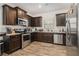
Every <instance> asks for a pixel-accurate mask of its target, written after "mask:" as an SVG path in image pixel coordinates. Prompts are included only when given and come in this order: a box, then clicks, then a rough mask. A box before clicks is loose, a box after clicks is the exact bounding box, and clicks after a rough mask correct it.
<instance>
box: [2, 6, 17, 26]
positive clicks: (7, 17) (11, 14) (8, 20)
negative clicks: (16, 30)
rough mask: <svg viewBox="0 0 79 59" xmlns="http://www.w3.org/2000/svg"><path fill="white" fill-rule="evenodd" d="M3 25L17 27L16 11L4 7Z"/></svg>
mask: <svg viewBox="0 0 79 59" xmlns="http://www.w3.org/2000/svg"><path fill="white" fill-rule="evenodd" d="M3 25H16V9H15V8H12V7H10V6H8V5H3Z"/></svg>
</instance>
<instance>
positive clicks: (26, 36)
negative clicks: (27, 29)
mask: <svg viewBox="0 0 79 59" xmlns="http://www.w3.org/2000/svg"><path fill="white" fill-rule="evenodd" d="M30 43H31V35H30V34H22V48H24V47H26V46H28V45H29V44H30Z"/></svg>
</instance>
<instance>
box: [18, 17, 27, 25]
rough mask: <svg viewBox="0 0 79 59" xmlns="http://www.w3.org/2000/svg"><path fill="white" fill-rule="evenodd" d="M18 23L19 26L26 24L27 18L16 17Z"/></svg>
mask: <svg viewBox="0 0 79 59" xmlns="http://www.w3.org/2000/svg"><path fill="white" fill-rule="evenodd" d="M18 25H21V26H28V19H21V18H18Z"/></svg>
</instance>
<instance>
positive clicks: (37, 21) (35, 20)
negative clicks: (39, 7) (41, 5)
mask: <svg viewBox="0 0 79 59" xmlns="http://www.w3.org/2000/svg"><path fill="white" fill-rule="evenodd" d="M31 26H32V27H42V17H32V18H31Z"/></svg>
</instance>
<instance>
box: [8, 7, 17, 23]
mask: <svg viewBox="0 0 79 59" xmlns="http://www.w3.org/2000/svg"><path fill="white" fill-rule="evenodd" d="M8 21H9V25H15V24H16V10H15V9H13V8H10V10H9V13H8Z"/></svg>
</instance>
